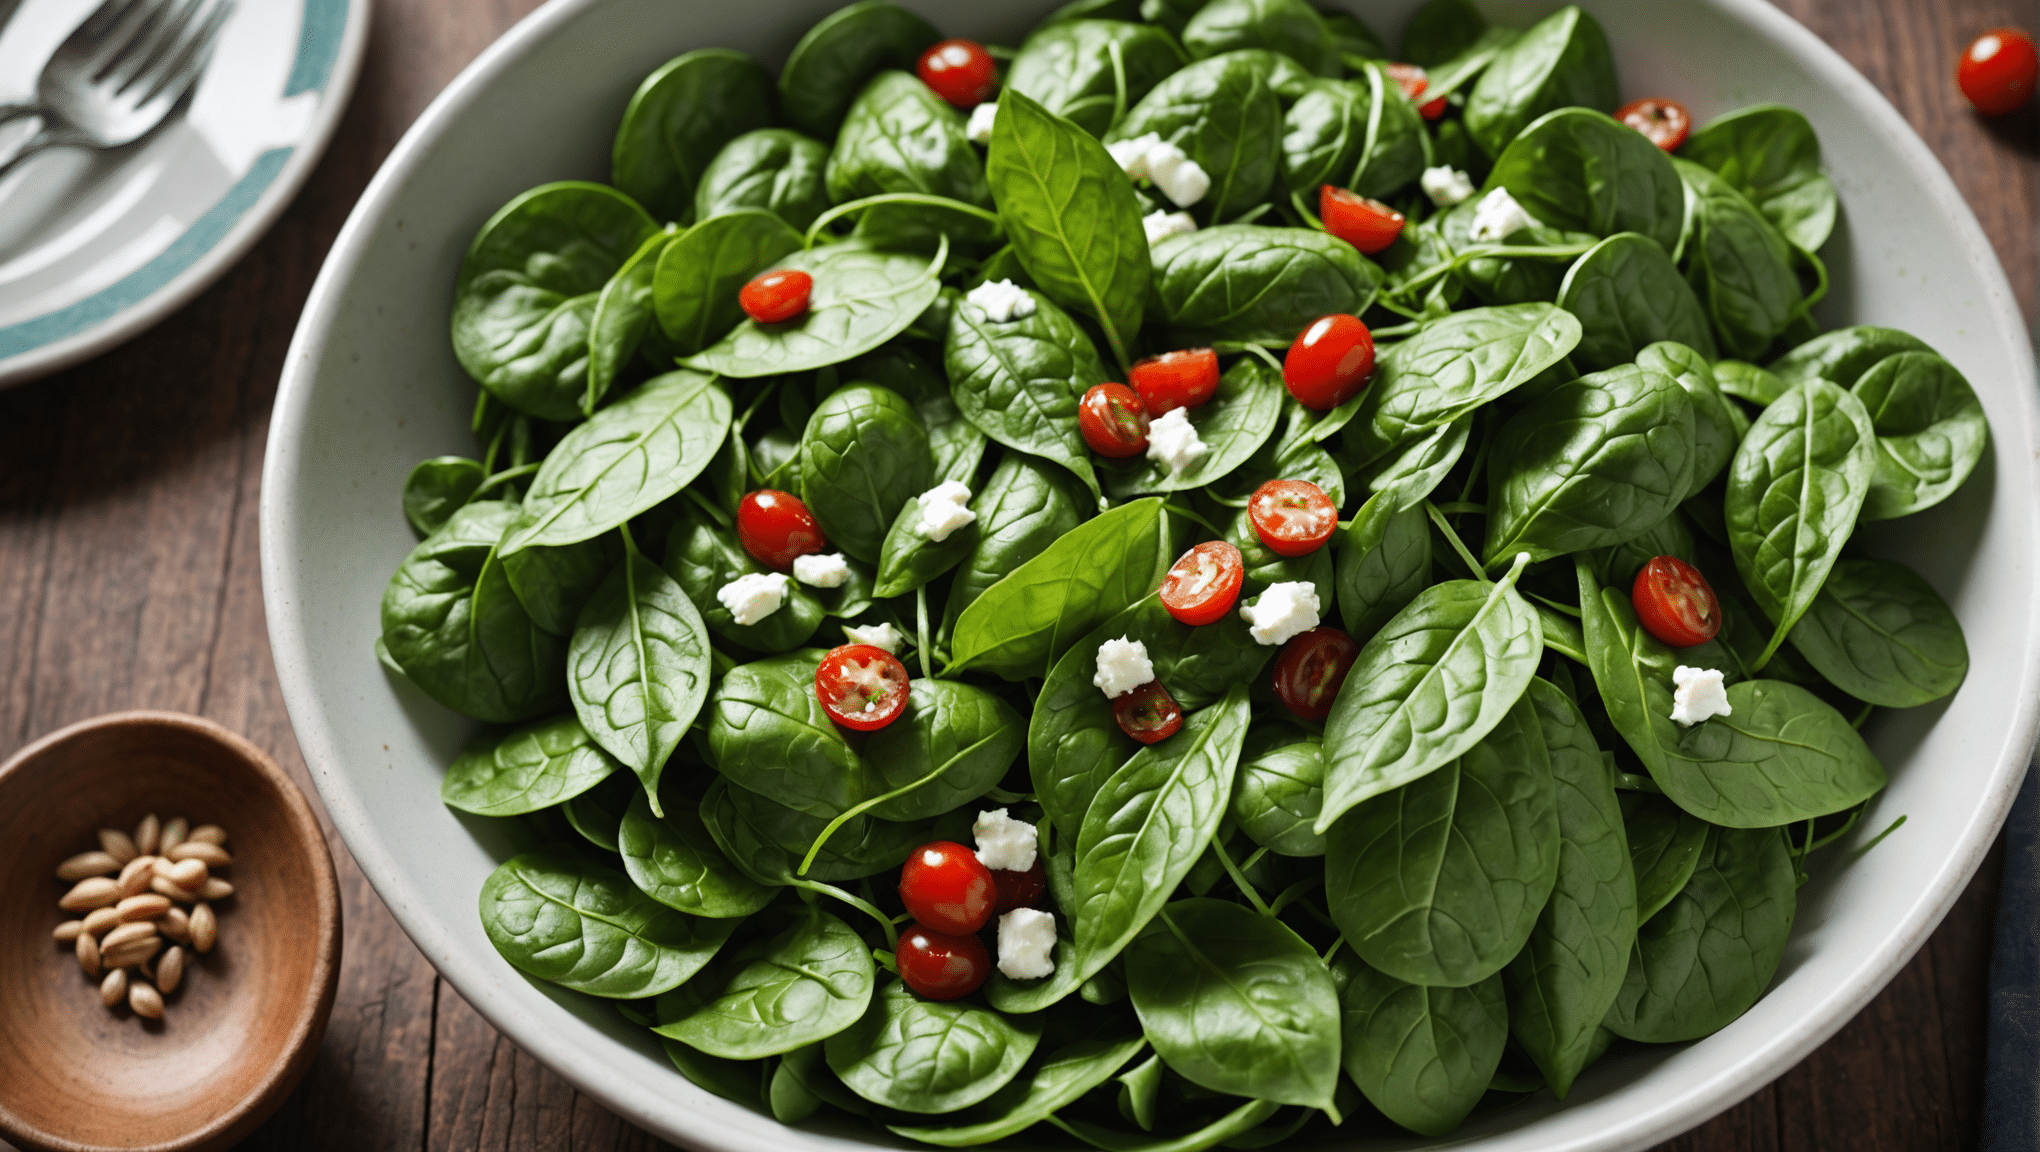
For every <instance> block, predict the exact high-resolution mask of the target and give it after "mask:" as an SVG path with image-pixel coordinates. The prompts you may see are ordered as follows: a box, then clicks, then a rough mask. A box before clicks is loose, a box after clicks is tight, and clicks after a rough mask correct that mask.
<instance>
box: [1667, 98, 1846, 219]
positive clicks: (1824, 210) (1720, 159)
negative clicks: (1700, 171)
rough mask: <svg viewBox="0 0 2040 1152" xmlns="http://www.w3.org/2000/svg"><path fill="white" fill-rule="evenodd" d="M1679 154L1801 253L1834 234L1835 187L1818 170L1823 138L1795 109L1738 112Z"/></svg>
mask: <svg viewBox="0 0 2040 1152" xmlns="http://www.w3.org/2000/svg"><path fill="white" fill-rule="evenodd" d="M1680 151H1681V152H1682V153H1684V155H1685V157H1686V159H1688V160H1691V161H1693V162H1694V163H1696V164H1699V165H1702V166H1703V167H1707V168H1711V169H1713V170H1714V172H1715V173H1716V174H1717V175H1719V176H1720V177H1721V178H1722V179H1723V180H1726V181H1728V183H1729V184H1730V185H1731V186H1732V187H1734V188H1735V190H1736V191H1738V192H1740V193H1742V194H1743V195H1744V196H1746V197H1748V198H1749V201H1750V203H1752V204H1754V205H1756V207H1757V210H1758V211H1759V212H1762V213H1763V214H1764V218H1765V219H1767V220H1769V221H1770V222H1771V223H1772V224H1773V225H1775V226H1776V227H1777V229H1778V231H1779V232H1781V233H1783V234H1784V236H1785V238H1786V239H1787V240H1790V241H1791V242H1792V243H1793V244H1795V245H1797V246H1798V247H1800V248H1803V249H1805V250H1806V251H1808V252H1813V251H1816V250H1818V249H1819V248H1820V246H1821V245H1822V244H1823V243H1825V242H1826V241H1827V238H1828V233H1829V232H1830V231H1832V230H1833V229H1834V225H1835V208H1836V198H1835V186H1834V184H1833V183H1832V182H1830V181H1829V180H1828V178H1827V174H1826V173H1824V172H1822V171H1821V170H1820V138H1819V137H1817V136H1816V135H1814V131H1813V125H1812V124H1810V123H1808V122H1807V119H1806V115H1805V113H1803V112H1801V111H1799V110H1798V109H1797V108H1788V107H1786V106H1785V105H1783V104H1753V105H1751V106H1750V107H1748V108H1739V109H1737V110H1735V111H1733V112H1730V113H1728V114H1727V115H1725V116H1720V117H1716V118H1715V119H1714V120H1712V121H1710V122H1709V123H1708V124H1707V126H1706V127H1704V128H1702V129H1700V130H1699V131H1697V132H1694V133H1693V134H1692V135H1691V136H1690V137H1688V138H1687V140H1686V144H1685V147H1683V148H1681V149H1680Z"/></svg>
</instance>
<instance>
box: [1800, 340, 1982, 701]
mask: <svg viewBox="0 0 2040 1152" xmlns="http://www.w3.org/2000/svg"><path fill="white" fill-rule="evenodd" d="M1851 391H1852V392H1854V393H1855V395H1856V398H1857V399H1859V400H1861V401H1862V402H1863V406H1864V407H1865V408H1866V409H1868V410H1869V412H1870V423H1871V425H1872V426H1873V427H1875V428H1876V429H1877V471H1876V472H1875V473H1874V474H1873V475H1872V476H1871V478H1870V495H1869V496H1868V497H1867V498H1865V499H1864V501H1863V513H1862V515H1863V519H1865V520H1890V519H1893V518H1894V517H1898V516H1910V515H1911V514H1913V513H1914V512H1917V511H1919V510H1920V509H1922V508H1931V507H1933V506H1934V505H1936V504H1939V503H1940V502H1941V501H1943V500H1946V499H1947V498H1948V497H1949V496H1951V495H1953V494H1954V492H1955V489H1957V488H1959V487H1961V486H1962V482H1963V481H1964V480H1967V479H1968V478H1969V473H1970V471H1971V470H1973V469H1974V468H1975V467H1976V462H1977V461H1979V460H1981V459H1983V448H1984V445H1985V444H1986V443H1988V442H1989V440H1990V424H1989V422H1988V421H1986V420H1985V419H1984V416H1983V404H1982V403H1981V402H1979V401H1978V400H1977V398H1976V393H1975V392H1974V391H1972V390H1971V389H1970V387H1969V381H1967V380H1965V379H1963V378H1962V373H1960V372H1958V371H1956V370H1955V366H1954V365H1953V364H1950V363H1948V362H1947V361H1946V360H1943V359H1942V358H1941V357H1939V356H1937V355H1935V354H1933V353H1931V352H1900V353H1898V354H1896V355H1894V356H1888V357H1886V358H1885V359H1883V360H1880V361H1878V362H1877V364H1876V366H1875V367H1873V368H1871V369H1870V370H1869V371H1867V372H1865V373H1863V375H1862V376H1861V377H1859V378H1858V379H1857V381H1856V384H1855V387H1854V388H1852V389H1851ZM1830 679H1832V677H1830Z"/></svg>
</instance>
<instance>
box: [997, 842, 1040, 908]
mask: <svg viewBox="0 0 2040 1152" xmlns="http://www.w3.org/2000/svg"><path fill="white" fill-rule="evenodd" d="M992 883H993V884H994V885H995V886H996V887H997V888H998V890H999V904H998V907H997V908H996V909H995V910H994V911H993V913H992V914H993V915H994V916H1004V915H1005V914H1006V913H1008V912H1011V911H1012V910H1013V909H1015V908H1032V907H1034V906H1035V905H1037V904H1039V903H1041V894H1042V893H1043V892H1046V891H1048V870H1047V869H1045V868H1043V867H1042V866H1041V853H1039V852H1036V853H1035V854H1034V867H1032V868H1029V869H1028V870H1027V871H1025V872H1014V871H1012V870H1010V869H1006V868H994V869H992Z"/></svg>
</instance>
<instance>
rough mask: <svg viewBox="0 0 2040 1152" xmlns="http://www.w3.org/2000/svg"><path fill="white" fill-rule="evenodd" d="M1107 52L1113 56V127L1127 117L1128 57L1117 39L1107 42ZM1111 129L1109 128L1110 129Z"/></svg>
mask: <svg viewBox="0 0 2040 1152" xmlns="http://www.w3.org/2000/svg"><path fill="white" fill-rule="evenodd" d="M1105 54H1106V55H1107V56H1109V57H1111V58H1112V125H1111V126H1112V127H1115V128H1116V127H1118V126H1119V122H1120V121H1121V120H1124V119H1125V118H1126V58H1125V56H1124V55H1123V54H1122V53H1121V51H1120V48H1119V41H1118V40H1117V39H1113V40H1108V41H1106V43H1105ZM1108 130H1109V129H1108Z"/></svg>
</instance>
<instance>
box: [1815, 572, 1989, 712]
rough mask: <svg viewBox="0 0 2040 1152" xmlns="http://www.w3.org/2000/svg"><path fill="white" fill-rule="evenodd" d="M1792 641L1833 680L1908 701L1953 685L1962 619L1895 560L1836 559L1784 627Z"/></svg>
mask: <svg viewBox="0 0 2040 1152" xmlns="http://www.w3.org/2000/svg"><path fill="white" fill-rule="evenodd" d="M1792 646H1793V647H1794V648H1796V649H1798V650H1799V654H1800V655H1801V656H1804V657H1806V662H1807V663H1809V664H1811V665H1813V666H1814V668H1815V670H1817V671H1818V672H1819V673H1820V674H1821V675H1822V676H1825V677H1827V679H1828V681H1829V682H1830V683H1832V684H1833V685H1834V686H1835V687H1837V688H1840V689H1841V690H1842V691H1844V692H1847V693H1848V694H1849V695H1851V696H1854V697H1855V698H1856V699H1858V700H1861V701H1864V702H1865V703H1869V704H1876V705H1878V706H1879V707H1883V708H1910V707H1912V706H1914V705H1916V704H1925V703H1927V702H1929V701H1932V700H1939V699H1940V698H1941V697H1943V696H1946V695H1948V694H1949V693H1951V692H1953V691H1955V689H1957V688H1959V687H1961V685H1962V678H1963V677H1964V676H1966V675H1968V673H1969V645H1968V644H1967V643H1966V642H1965V641H1964V640H1963V638H1962V625H1961V624H1959V623H1957V622H1956V620H1955V614H1954V613H1953V612H1950V611H1949V610H1948V605H1947V603H1946V602H1944V601H1943V600H1942V599H1941V596H1940V594H1939V593H1937V592H1935V591H1934V586H1933V585H1931V584H1929V583H1927V582H1926V581H1925V580H1923V579H1921V578H1920V576H1919V574H1918V573H1916V572H1914V571H1913V570H1912V569H1910V568H1907V567H1906V566H1905V565H1903V564H1893V563H1891V562H1890V561H1888V560H1843V561H1841V562H1839V563H1837V564H1836V565H1835V566H1834V570H1833V571H1831V572H1829V573H1828V578H1827V581H1826V582H1825V583H1823V584H1822V585H1821V588H1820V594H1819V595H1817V596H1815V597H1814V598H1813V604H1812V606H1811V607H1809V608H1808V609H1807V610H1806V615H1804V616H1801V617H1800V618H1799V623H1798V624H1796V625H1794V626H1793V628H1792Z"/></svg>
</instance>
